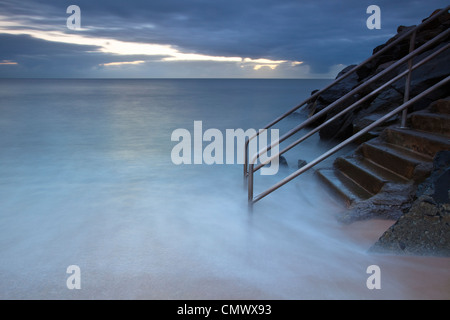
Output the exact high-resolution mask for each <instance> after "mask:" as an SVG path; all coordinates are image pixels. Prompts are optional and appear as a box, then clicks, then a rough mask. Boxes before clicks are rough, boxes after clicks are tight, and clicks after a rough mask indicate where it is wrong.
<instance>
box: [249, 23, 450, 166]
mask: <svg viewBox="0 0 450 320" xmlns="http://www.w3.org/2000/svg"><path fill="white" fill-rule="evenodd" d="M448 35H450V29H447V30H446V31H444V32H442V33H440V34H439V35H437V36H436V37H434V38H433V39H431V40H429V41H428V42H426V43H425V44H423V45H422V46H420V47H419V48H417V49H416V50H414V51H412V52H411V53H409V54H407V55H406V56H404V57H403V58H402V59H400V60H398V61H397V62H395V63H394V64H392V65H391V66H389V67H388V68H386V69H384V70H383V71H382V72H380V73H378V74H376V75H375V76H373V77H372V78H370V79H369V80H368V81H366V82H364V83H363V84H361V85H359V86H358V87H356V88H354V89H353V90H352V91H350V92H348V93H347V94H345V95H344V96H342V97H341V98H339V99H338V100H336V101H335V102H333V103H331V104H330V105H328V106H327V107H325V108H323V109H322V110H321V111H319V112H318V113H316V114H315V115H313V116H312V117H310V118H308V119H307V120H305V121H304V122H302V123H301V124H300V125H298V126H296V127H295V128H294V129H291V130H290V131H289V132H287V133H286V134H284V135H283V136H282V137H280V138H279V139H278V140H277V141H275V142H274V143H272V144H271V145H270V146H268V147H265V148H263V149H262V150H260V151H259V152H257V153H256V154H255V155H254V156H253V158H252V159H251V161H250V162H249V164H254V163H255V162H256V160H257V159H258V158H259V157H260V156H261V154H264V153H266V152H268V151H269V150H270V149H272V148H273V147H275V146H277V145H279V144H280V143H281V142H283V141H284V140H286V139H288V138H289V137H291V136H292V135H294V134H295V133H297V132H298V131H300V130H301V129H303V128H305V127H306V126H308V125H309V124H311V123H312V122H314V121H316V120H317V119H318V118H320V117H322V116H323V115H325V114H326V113H328V111H330V110H331V109H333V108H335V107H336V105H338V104H340V103H341V102H343V101H345V100H346V99H348V98H349V97H351V96H353V95H355V94H356V93H358V92H359V91H360V90H361V89H364V88H365V87H367V86H369V85H370V84H372V83H373V82H375V81H376V80H378V79H380V78H381V77H383V76H384V75H386V74H387V73H389V72H391V71H392V70H394V69H395V68H397V67H399V66H400V65H402V64H403V63H405V62H406V61H409V60H410V59H412V58H413V57H415V56H416V55H418V54H419V53H421V52H422V51H424V50H425V49H426V48H428V47H430V46H431V45H433V44H435V43H436V42H438V41H439V40H441V39H442V38H445V37H446V36H448ZM361 100H362V99H360V100H358V101H357V102H359V101H361ZM248 173H250V170H249V172H248Z"/></svg>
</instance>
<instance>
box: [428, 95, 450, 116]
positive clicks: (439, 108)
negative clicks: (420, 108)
mask: <svg viewBox="0 0 450 320" xmlns="http://www.w3.org/2000/svg"><path fill="white" fill-rule="evenodd" d="M430 109H431V111H433V112H437V113H442V114H450V97H447V98H445V99H439V100H437V101H434V102H433V103H431V104H430Z"/></svg>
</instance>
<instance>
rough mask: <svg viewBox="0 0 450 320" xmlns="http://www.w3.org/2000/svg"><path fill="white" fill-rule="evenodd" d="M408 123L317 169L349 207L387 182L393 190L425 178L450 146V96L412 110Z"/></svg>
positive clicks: (383, 133)
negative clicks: (420, 109) (330, 166)
mask: <svg viewBox="0 0 450 320" xmlns="http://www.w3.org/2000/svg"><path fill="white" fill-rule="evenodd" d="M407 124H408V127H407V128H400V127H398V126H391V127H388V128H386V129H384V130H383V131H382V133H381V135H380V136H379V137H377V138H374V139H372V140H369V141H367V142H364V143H362V144H361V145H360V146H359V147H358V148H357V149H356V151H355V152H354V153H352V154H351V155H348V156H343V157H338V158H336V160H335V161H334V163H333V167H332V168H329V169H319V170H317V175H318V176H319V177H320V178H321V179H322V180H323V181H324V182H325V183H326V185H328V186H329V187H330V190H331V191H332V192H333V193H334V194H336V195H338V196H339V197H340V198H342V199H343V200H345V202H346V203H347V205H348V206H349V207H351V206H352V205H354V204H356V203H358V202H361V201H364V200H367V199H369V198H371V197H373V196H374V195H376V194H378V193H380V192H383V191H384V189H386V186H387V185H389V190H392V189H393V188H392V184H398V185H406V184H410V183H414V184H418V183H420V182H422V181H423V180H424V179H425V178H426V177H428V176H429V174H430V172H431V170H432V167H433V165H432V162H433V158H434V156H435V155H436V153H437V152H438V151H441V150H450V97H449V98H447V99H441V100H437V101H435V102H433V103H432V104H431V105H430V106H429V107H428V108H427V109H425V110H422V111H418V112H414V113H412V114H411V115H410V116H409V119H408V123H407ZM394 188H395V187H394ZM385 192H389V191H388V190H386V191H385Z"/></svg>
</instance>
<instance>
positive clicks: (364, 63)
mask: <svg viewBox="0 0 450 320" xmlns="http://www.w3.org/2000/svg"><path fill="white" fill-rule="evenodd" d="M448 10H450V5H449V6H447V7H445V8H444V9H442V10H440V11H439V12H437V13H435V14H434V15H433V16H431V17H429V18H428V19H426V20H425V21H424V22H422V23H421V24H419V25H417V26H416V27H415V28H413V29H411V30H409V31H407V32H405V33H404V34H403V35H401V36H400V37H398V38H397V39H396V40H394V41H393V42H391V43H390V44H388V45H386V46H385V47H383V48H382V49H381V50H379V51H378V52H376V53H375V54H373V55H372V56H371V57H369V58H368V59H366V60H364V61H363V62H361V63H360V64H359V65H357V66H355V67H354V68H352V69H351V70H349V71H348V72H346V73H345V74H343V75H342V76H340V77H339V78H337V79H336V80H334V81H333V82H332V83H331V84H329V85H328V86H326V87H325V88H323V89H321V90H319V91H317V92H316V93H314V94H312V95H311V96H310V97H309V98H307V99H306V100H304V101H303V102H302V103H300V104H298V105H297V106H295V107H294V108H292V109H291V110H289V111H287V112H285V113H284V114H282V115H281V116H279V117H278V118H276V119H275V120H273V121H272V122H270V123H269V124H267V125H266V126H265V127H264V128H263V129H262V130H260V131H258V132H257V133H256V134H254V135H253V136H250V137H249V138H248V139H247V140H246V142H245V147H244V148H245V150H244V178H246V177H247V176H248V173H249V170H248V165H249V161H248V148H249V143H250V141H251V140H253V139H254V138H256V137H258V136H259V134H260V132H264V130H267V129H269V128H270V127H272V126H274V125H275V124H277V123H278V122H280V121H281V120H283V119H285V118H286V117H288V116H289V115H291V114H292V113H294V112H295V111H297V110H298V109H300V108H301V107H302V106H304V105H305V104H306V103H308V102H310V101H311V100H313V99H315V98H317V97H318V96H319V95H320V94H322V93H323V92H324V91H326V90H328V89H329V88H331V87H333V86H334V85H336V84H337V83H338V82H340V81H342V80H343V79H345V78H347V77H348V76H350V75H351V74H353V73H354V72H356V71H357V70H359V69H360V68H362V67H363V66H364V65H366V64H367V63H368V62H370V61H371V60H373V59H375V58H376V57H378V56H379V55H381V54H383V53H384V52H385V51H387V50H389V49H390V48H392V47H393V46H394V45H396V44H397V43H399V42H400V41H402V40H403V39H405V38H407V37H408V36H410V35H413V34H414V35H415V33H416V32H417V30H419V29H420V28H422V27H424V26H426V25H427V24H428V23H430V22H432V21H434V20H435V19H437V18H438V17H439V16H440V15H442V14H443V13H444V12H447V11H448ZM411 40H412V39H411ZM411 42H412V41H411ZM358 87H359V86H358ZM358 87H357V88H358ZM347 97H348V96H347ZM340 100H341V99H340ZM340 100H338V101H340ZM334 105H336V104H334ZM327 110H329V109H327ZM310 119H311V118H310ZM315 119H317V117H316V118H314V120H315ZM307 121H308V120H307ZM311 122H312V121H309V122H308V124H309V123H311ZM299 130H300V129H299ZM296 132H298V130H297V131H295V132H293V133H292V134H294V133H296ZM292 134H291V135H292ZM286 139H287V138H286ZM280 142H281V141H280ZM268 150H270V148H269V149H268ZM268 150H267V151H268Z"/></svg>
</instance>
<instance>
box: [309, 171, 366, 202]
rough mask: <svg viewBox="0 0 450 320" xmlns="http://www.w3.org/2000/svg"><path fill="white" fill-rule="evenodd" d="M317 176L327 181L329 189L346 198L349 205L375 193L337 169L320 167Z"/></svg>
mask: <svg viewBox="0 0 450 320" xmlns="http://www.w3.org/2000/svg"><path fill="white" fill-rule="evenodd" d="M316 174H317V176H318V177H319V178H320V179H321V180H322V181H323V182H325V184H326V185H327V186H328V187H329V189H330V190H331V191H332V192H333V194H335V195H336V196H338V197H339V198H341V199H344V201H345V202H346V204H347V206H350V205H351V204H352V203H354V202H356V201H361V200H365V199H368V198H370V197H371V196H373V194H371V193H369V192H368V191H367V190H365V189H364V188H362V187H361V186H359V185H358V184H357V183H356V182H355V181H353V180H352V179H350V178H349V177H347V176H346V175H344V174H343V173H341V172H340V171H339V170H335V169H319V170H317V171H316Z"/></svg>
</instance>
